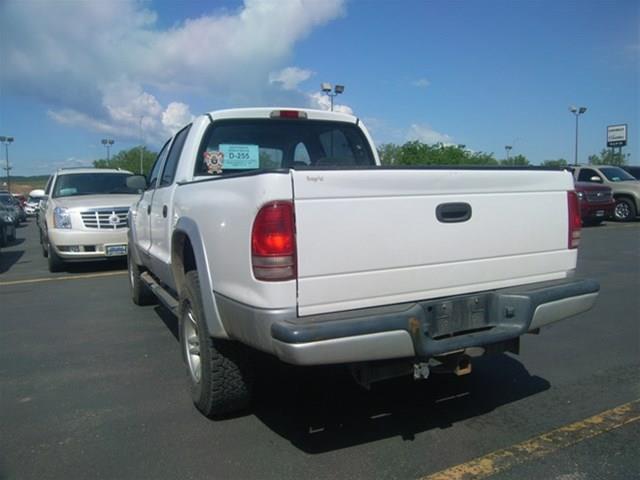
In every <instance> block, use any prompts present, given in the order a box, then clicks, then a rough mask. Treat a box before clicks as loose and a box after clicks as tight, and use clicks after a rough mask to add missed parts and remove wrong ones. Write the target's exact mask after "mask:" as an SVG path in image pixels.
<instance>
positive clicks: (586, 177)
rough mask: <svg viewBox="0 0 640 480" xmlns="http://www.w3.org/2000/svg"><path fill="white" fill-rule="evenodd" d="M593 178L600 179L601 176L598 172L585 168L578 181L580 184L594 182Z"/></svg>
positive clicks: (581, 171)
mask: <svg viewBox="0 0 640 480" xmlns="http://www.w3.org/2000/svg"><path fill="white" fill-rule="evenodd" d="M591 177H598V178H600V175H598V172H596V171H595V170H593V169H591V168H583V169H582V170H580V173H579V174H578V181H579V182H592V180H591ZM592 183H593V182H592Z"/></svg>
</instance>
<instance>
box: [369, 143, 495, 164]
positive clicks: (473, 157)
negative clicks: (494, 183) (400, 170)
mask: <svg viewBox="0 0 640 480" xmlns="http://www.w3.org/2000/svg"><path fill="white" fill-rule="evenodd" d="M379 153H380V158H381V162H382V164H383V165H442V166H461V165H497V164H498V162H497V160H496V159H495V158H493V154H488V153H483V152H470V151H469V150H466V149H465V148H464V147H463V146H461V145H460V146H455V145H444V144H442V143H439V144H435V145H428V144H426V143H422V142H420V141H417V140H415V141H411V142H406V143H405V144H404V145H401V146H398V145H395V144H384V145H382V146H381V148H380V150H379Z"/></svg>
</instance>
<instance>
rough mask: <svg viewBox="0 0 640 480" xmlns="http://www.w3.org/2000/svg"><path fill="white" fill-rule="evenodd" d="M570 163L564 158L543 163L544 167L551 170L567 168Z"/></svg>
mask: <svg viewBox="0 0 640 480" xmlns="http://www.w3.org/2000/svg"><path fill="white" fill-rule="evenodd" d="M568 165H569V162H567V161H566V160H565V159H564V158H558V159H557V160H545V161H544V162H542V166H543V167H551V168H563V167H567V166H568Z"/></svg>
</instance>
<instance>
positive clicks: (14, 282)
mask: <svg viewBox="0 0 640 480" xmlns="http://www.w3.org/2000/svg"><path fill="white" fill-rule="evenodd" d="M126 273H127V271H126V270H120V271H117V272H103V273H87V274H83V275H68V276H65V277H41V278H30V279H27V280H10V281H8V282H0V287H4V286H9V285H25V284H29V283H44V282H59V281H61V280H82V279H84V278H100V277H114V276H116V275H125V274H126Z"/></svg>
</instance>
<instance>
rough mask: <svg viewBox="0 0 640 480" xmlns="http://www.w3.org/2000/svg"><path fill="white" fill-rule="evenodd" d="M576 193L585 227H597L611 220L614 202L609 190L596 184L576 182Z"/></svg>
mask: <svg viewBox="0 0 640 480" xmlns="http://www.w3.org/2000/svg"><path fill="white" fill-rule="evenodd" d="M575 189H576V193H577V194H578V199H579V200H580V216H581V218H582V223H583V224H585V225H598V224H599V223H601V222H602V221H604V220H608V219H611V218H613V214H614V211H615V207H616V201H615V200H614V198H613V192H612V190H611V188H609V187H607V186H604V185H598V184H596V183H588V182H576V183H575Z"/></svg>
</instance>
